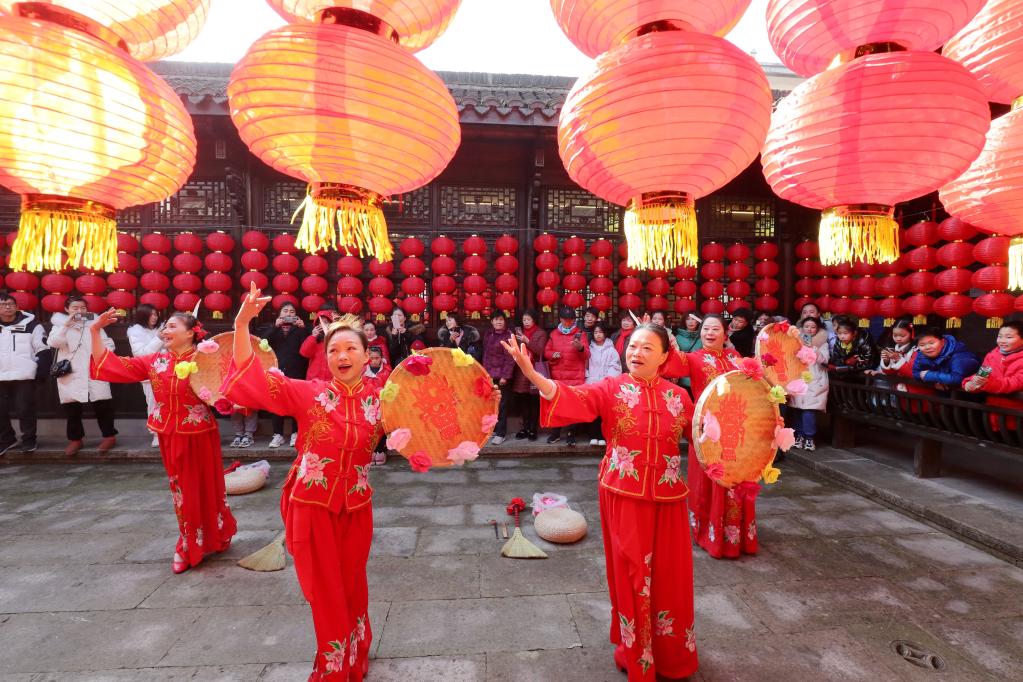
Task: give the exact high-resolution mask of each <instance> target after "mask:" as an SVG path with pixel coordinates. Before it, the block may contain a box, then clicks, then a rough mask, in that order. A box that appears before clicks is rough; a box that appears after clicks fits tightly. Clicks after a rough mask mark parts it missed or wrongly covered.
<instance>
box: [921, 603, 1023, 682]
mask: <svg viewBox="0 0 1023 682" xmlns="http://www.w3.org/2000/svg"><path fill="white" fill-rule="evenodd" d="M927 629H928V630H929V631H930V632H933V633H934V634H935V635H936V636H939V637H940V638H941V639H942V640H943V641H945V642H948V643H949V645H951V646H953V647H955V650H956V651H957V652H962V653H963V655H964V656H965V657H966V658H969V659H970V660H971V661H973V663H974V664H976V666H977V667H978V668H981V669H983V670H986V671H987V672H988V673H990V674H992V675H994V676H995V678H996V679H999V680H1021V679H1023V620H1021V619H1019V618H1007V619H1005V620H987V621H982V622H980V621H970V622H967V623H957V622H955V621H952V622H943V623H928V624H927Z"/></svg>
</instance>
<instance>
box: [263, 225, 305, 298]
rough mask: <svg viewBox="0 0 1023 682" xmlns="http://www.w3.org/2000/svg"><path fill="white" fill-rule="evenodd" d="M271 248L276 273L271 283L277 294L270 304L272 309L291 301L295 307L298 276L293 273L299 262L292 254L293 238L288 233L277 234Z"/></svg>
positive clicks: (293, 249) (293, 248) (293, 250)
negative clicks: (274, 254) (274, 253)
mask: <svg viewBox="0 0 1023 682" xmlns="http://www.w3.org/2000/svg"><path fill="white" fill-rule="evenodd" d="M273 248H274V251H275V252H276V253H277V255H276V256H274V258H273V262H272V265H273V269H274V270H275V271H276V272H277V274H276V275H274V278H273V282H272V285H273V288H274V290H275V291H276V292H277V294H276V295H275V296H274V297H273V300H272V301H271V302H270V304H271V305H272V306H273V307H274V309H277V308H280V307H281V306H282V305H284V304H285V303H291V304H292V305H294V306H295V307H296V308H297V307H298V298H296V297H295V292H296V291H298V277H296V276H295V273H296V272H298V267H299V262H298V258H297V257H295V256H294V255H293V254H294V252H295V238H294V237H292V236H291V235H289V234H279V235H277V236H276V237H274V240H273Z"/></svg>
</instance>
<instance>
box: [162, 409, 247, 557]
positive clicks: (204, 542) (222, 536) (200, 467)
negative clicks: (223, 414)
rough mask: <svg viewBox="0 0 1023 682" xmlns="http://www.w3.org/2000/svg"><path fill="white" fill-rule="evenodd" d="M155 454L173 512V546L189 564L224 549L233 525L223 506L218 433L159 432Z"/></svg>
mask: <svg viewBox="0 0 1023 682" xmlns="http://www.w3.org/2000/svg"><path fill="white" fill-rule="evenodd" d="M160 455H161V457H163V466H164V468H165V469H166V470H167V478H168V479H169V483H170V490H171V499H172V500H173V501H174V512H175V513H176V514H177V516H178V531H179V535H178V543H177V545H176V546H175V548H174V550H175V551H176V552H177V553H178V554H179V555H181V557H182V558H183V559H184V560H185V563H187V564H188V565H189V566H198V565H199V563H200V562H201V561H202V560H203V557H204V556H206V555H207V554H211V553H213V552H222V551H224V550H225V549H227V547H228V545H230V544H231V538H232V537H233V536H234V534H235V531H237V530H238V526H237V524H236V523H235V521H234V516H233V515H232V514H231V508H230V507H228V506H227V493H226V491H225V489H224V462H223V456H222V455H221V452H220V432H219V431H218V430H216V429H214V430H212V431H207V432H206V433H200V434H197V435H194V436H183V435H178V434H173V433H171V434H160Z"/></svg>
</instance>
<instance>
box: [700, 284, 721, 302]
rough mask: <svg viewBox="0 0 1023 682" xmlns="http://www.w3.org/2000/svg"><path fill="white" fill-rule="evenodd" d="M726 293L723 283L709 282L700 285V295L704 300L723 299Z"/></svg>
mask: <svg viewBox="0 0 1023 682" xmlns="http://www.w3.org/2000/svg"><path fill="white" fill-rule="evenodd" d="M724 293H725V285H723V284H722V283H721V282H715V281H713V280H712V281H709V282H704V283H703V284H701V285H700V295H701V296H703V297H704V298H721V295H722V294H724Z"/></svg>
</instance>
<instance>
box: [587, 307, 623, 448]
mask: <svg viewBox="0 0 1023 682" xmlns="http://www.w3.org/2000/svg"><path fill="white" fill-rule="evenodd" d="M590 333H591V334H592V335H593V340H592V341H590V359H589V361H588V362H587V363H586V383H588V384H596V383H599V382H601V381H603V380H604V379H606V378H607V377H616V376H618V375H619V374H621V373H622V358H621V356H620V355H618V349H617V348H615V345H614V343H613V342H612V341H611V340H610V339H609V338H608V337H607V327H605V326H604V323H603V322H598V323H596V324H595V325H593V329H591V330H590ZM593 429H594V433H595V434H596V437H595V438H591V439H590V445H607V441H605V440H604V439H603V438H602V437H601V436H602V434H601V432H600V420H599V419H597V420H596V421H594V422H593Z"/></svg>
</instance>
